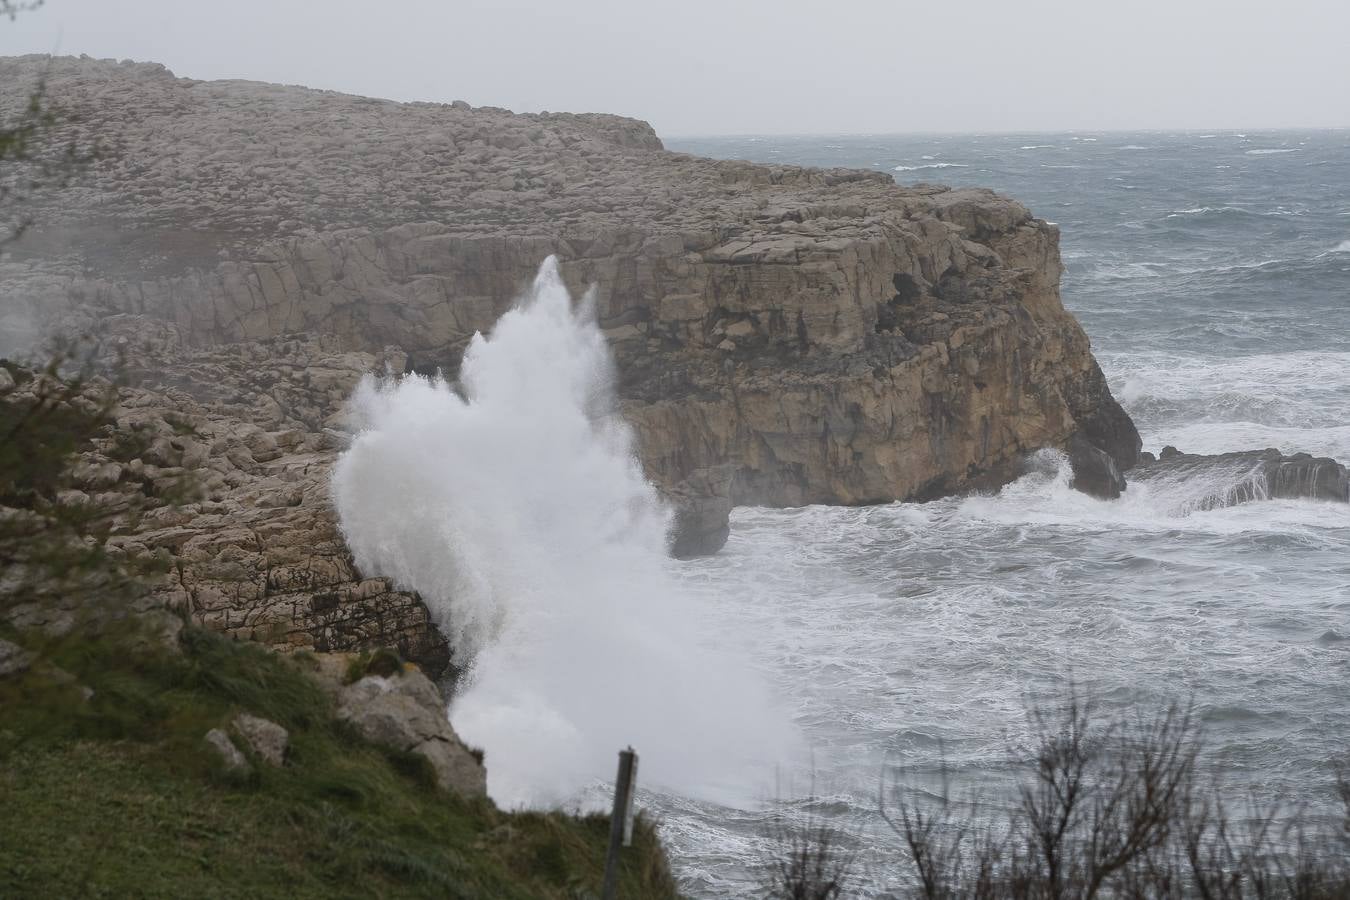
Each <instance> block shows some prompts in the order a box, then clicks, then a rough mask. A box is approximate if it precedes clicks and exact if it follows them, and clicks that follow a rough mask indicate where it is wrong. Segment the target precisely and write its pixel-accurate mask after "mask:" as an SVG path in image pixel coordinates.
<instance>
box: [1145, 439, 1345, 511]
mask: <svg viewBox="0 0 1350 900" xmlns="http://www.w3.org/2000/svg"><path fill="white" fill-rule="evenodd" d="M1132 479H1133V480H1135V481H1138V482H1140V483H1153V484H1155V485H1167V484H1185V485H1186V486H1187V487H1188V489H1190V490H1192V491H1195V490H1198V491H1199V493H1197V494H1196V495H1195V496H1194V497H1193V498H1191V502H1190V506H1191V508H1195V509H1214V508H1217V507H1224V506H1232V505H1233V504H1235V503H1246V502H1250V501H1253V500H1300V499H1311V500H1328V501H1332V502H1339V503H1346V502H1350V476H1348V475H1347V470H1346V467H1345V466H1343V465H1341V464H1340V463H1339V462H1337V461H1336V460H1334V459H1330V458H1327V457H1315V456H1312V455H1311V454H1308V453H1294V454H1290V455H1286V454H1284V453H1281V452H1280V451H1279V450H1276V449H1273V448H1271V449H1266V450H1245V451H1239V452H1236V453H1220V454H1213V455H1203V454H1195V453H1182V452H1180V451H1178V450H1177V449H1176V448H1175V447H1171V446H1169V447H1166V448H1164V449H1163V452H1162V454H1161V455H1160V456H1159V458H1158V459H1156V460H1147V461H1145V462H1142V463H1141V464H1140V465H1139V467H1138V468H1137V469H1136V470H1135V471H1134V474H1133V475H1132Z"/></svg>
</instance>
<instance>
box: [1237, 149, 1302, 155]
mask: <svg viewBox="0 0 1350 900" xmlns="http://www.w3.org/2000/svg"><path fill="white" fill-rule="evenodd" d="M1302 152H1303V151H1301V150H1299V148H1297V147H1271V148H1267V149H1262V150H1248V151H1247V155H1248V156H1273V155H1275V154H1276V153H1302Z"/></svg>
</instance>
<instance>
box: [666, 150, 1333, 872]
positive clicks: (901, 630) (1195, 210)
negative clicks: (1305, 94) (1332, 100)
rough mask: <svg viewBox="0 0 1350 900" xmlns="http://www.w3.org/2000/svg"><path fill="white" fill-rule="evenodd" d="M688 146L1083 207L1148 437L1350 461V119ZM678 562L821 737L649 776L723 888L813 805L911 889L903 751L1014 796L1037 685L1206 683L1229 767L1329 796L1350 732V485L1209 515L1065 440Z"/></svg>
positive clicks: (1098, 313) (1095, 327) (1083, 282)
mask: <svg viewBox="0 0 1350 900" xmlns="http://www.w3.org/2000/svg"><path fill="white" fill-rule="evenodd" d="M667 145H668V146H669V147H670V148H671V149H675V150H681V151H686V152H691V153H697V154H701V155H707V156H714V157H724V158H742V159H750V160H754V161H759V162H770V163H772V162H778V163H796V164H805V165H817V166H850V167H862V168H872V169H876V170H879V171H885V172H889V173H891V174H892V175H893V176H894V177H895V178H896V180H897V181H899V182H900V183H902V184H911V183H918V182H935V183H942V184H949V185H954V186H967V185H969V186H981V187H990V188H993V189H995V190H997V191H1000V192H1002V193H1004V194H1007V195H1009V196H1012V197H1015V198H1017V199H1018V200H1020V201H1022V202H1024V203H1025V204H1026V205H1027V206H1029V207H1030V208H1031V210H1032V211H1033V212H1034V213H1035V214H1036V215H1038V216H1040V217H1042V218H1045V219H1048V220H1050V221H1053V222H1056V223H1058V225H1059V226H1060V228H1061V229H1062V236H1063V244H1062V246H1063V254H1064V261H1065V264H1066V266H1067V271H1066V272H1065V275H1064V281H1063V295H1064V302H1065V305H1066V306H1067V307H1068V308H1069V309H1070V310H1071V311H1072V312H1073V313H1074V314H1076V315H1077V316H1078V318H1079V320H1080V321H1081V322H1082V323H1083V326H1084V327H1085V328H1086V330H1087V332H1088V334H1089V336H1090V337H1091V339H1092V344H1093V349H1094V352H1095V354H1096V356H1097V359H1098V360H1099V361H1100V363H1101V365H1102V368H1103V369H1104V370H1105V372H1106V374H1107V377H1108V378H1109V380H1110V383H1111V386H1112V389H1113V391H1114V392H1115V394H1116V396H1117V397H1118V398H1119V399H1120V400H1121V401H1122V403H1123V404H1124V405H1125V408H1126V409H1127V410H1128V411H1129V413H1130V414H1131V416H1133V418H1134V420H1135V422H1136V423H1137V424H1138V426H1139V429H1140V432H1141V434H1142V435H1143V438H1144V447H1145V449H1146V450H1152V451H1154V452H1156V451H1158V450H1159V449H1160V448H1161V447H1162V446H1163V445H1164V444H1174V445H1176V446H1178V447H1180V448H1181V449H1182V450H1184V451H1187V452H1197V453H1215V452H1221V451H1228V450H1243V449H1251V448H1264V447H1277V448H1279V449H1281V450H1283V451H1285V452H1295V451H1309V452H1312V453H1314V454H1318V455H1330V456H1334V457H1337V458H1339V459H1340V460H1341V461H1343V462H1350V132H1326V131H1310V132H1266V133H1261V132H1245V133H1236V132H1214V133H1199V132H1197V133H1154V132H1146V133H1129V134H1127V133H1101V134H1094V133H1074V134H1027V135H1008V134H1000V135H963V136H908V137H883V136H852V137H743V138H715V139H711V138H710V139H694V138H688V139H678V140H669V141H667ZM678 573H679V575H678V577H679V578H680V579H681V580H682V582H683V583H684V584H685V585H686V586H687V587H688V588H689V589H691V590H693V591H697V592H701V593H705V594H707V595H708V596H709V597H710V598H712V599H713V600H714V601H715V602H716V603H718V604H719V609H720V610H721V611H722V614H723V615H724V616H725V617H726V620H725V622H723V623H722V624H721V626H720V627H723V628H727V629H734V630H735V631H736V632H738V633H740V634H741V635H742V636H753V641H752V646H753V651H752V655H753V657H754V664H755V665H756V667H757V668H759V669H760V670H761V671H762V672H763V673H765V676H766V678H767V680H768V681H769V682H770V684H771V685H772V686H773V688H774V690H775V691H777V692H778V694H779V696H781V697H782V698H784V700H785V702H786V703H787V704H788V706H789V708H790V709H791V711H792V715H793V717H794V719H795V722H796V724H797V726H798V727H799V728H800V729H801V731H802V732H803V734H804V735H805V737H806V740H807V743H808V744H809V746H810V748H811V755H810V762H809V764H807V765H798V766H795V767H792V768H790V769H784V770H782V771H779V772H775V773H773V778H772V781H773V784H774V785H775V787H774V788H773V789H772V790H770V791H766V792H765V796H762V797H760V798H758V799H757V801H756V802H740V803H722V804H717V803H709V802H704V801H698V800H694V799H691V798H688V797H681V796H678V795H674V794H667V793H661V792H658V791H652V792H646V793H644V794H643V795H642V799H643V802H644V804H645V805H646V806H647V807H648V808H649V809H650V810H651V811H652V812H653V813H655V814H656V815H658V816H659V817H660V818H661V820H662V822H663V826H662V827H663V831H664V834H665V837H666V839H667V841H668V842H669V844H670V845H671V848H672V850H673V853H674V856H675V860H676V864H677V867H678V870H679V874H680V876H681V878H682V880H683V881H684V883H685V885H686V887H687V889H688V890H689V891H690V892H691V893H692V894H694V895H696V896H702V897H734V896H753V895H754V894H755V885H756V883H757V877H758V876H757V866H758V865H759V864H760V863H761V862H762V860H763V859H764V856H765V853H766V852H768V851H770V850H771V849H772V846H771V845H772V841H771V840H770V839H769V838H767V837H766V826H767V825H768V823H770V822H771V821H772V820H774V818H775V817H776V816H780V815H783V814H784V813H786V814H787V815H788V816H789V817H797V818H799V819H817V820H819V819H823V820H825V821H828V822H830V823H833V824H835V825H837V826H839V828H840V829H841V830H842V831H843V832H844V833H846V834H849V835H852V836H853V838H854V839H855V840H856V841H857V843H858V845H859V847H860V848H861V850H862V856H861V863H862V865H863V867H864V869H865V871H866V873H867V874H866V878H865V883H864V884H862V885H860V887H859V889H860V892H861V893H862V894H863V895H878V894H881V893H883V892H884V891H885V890H886V889H887V888H888V887H894V886H896V885H897V884H899V883H901V877H902V876H901V874H900V871H901V870H900V868H899V860H900V857H899V850H898V847H899V842H898V839H897V838H896V837H895V836H894V835H892V834H889V833H888V831H887V829H886V828H885V827H884V825H883V824H882V823H881V821H880V819H879V816H878V813H877V809H878V796H879V791H880V789H881V787H882V784H883V781H885V780H887V779H888V778H889V777H890V776H889V775H887V774H886V773H888V772H893V771H894V767H897V766H899V767H902V768H903V769H904V770H906V771H908V772H910V773H917V774H918V775H919V776H920V777H923V776H924V774H925V773H927V774H929V775H931V774H932V773H934V772H935V771H937V770H938V769H939V768H940V767H945V769H946V772H947V775H948V777H949V779H950V780H951V783H952V785H953V786H954V788H955V790H957V791H958V792H966V793H968V794H975V793H978V794H980V795H981V796H982V797H984V798H985V799H986V801H990V800H992V803H993V805H994V806H997V804H998V802H1000V798H1002V799H1003V800H1004V801H1006V799H1007V797H1008V796H1009V795H1008V793H1007V792H1008V790H1009V780H1008V779H1009V773H1010V771H1011V768H1010V767H1012V766H1013V763H1012V762H1010V760H1015V759H1016V758H1017V757H1018V755H1019V753H1024V752H1025V750H1026V746H1027V738H1028V734H1029V730H1028V722H1027V715H1026V712H1027V709H1028V707H1029V706H1034V705H1036V704H1037V703H1041V702H1045V701H1046V700H1047V699H1051V698H1054V697H1057V696H1062V695H1063V694H1064V692H1065V691H1066V690H1067V688H1068V686H1069V685H1075V686H1076V689H1077V690H1078V691H1079V692H1081V693H1084V694H1088V695H1091V696H1093V697H1095V698H1097V700H1098V702H1099V703H1100V704H1101V706H1102V709H1103V712H1104V713H1105V714H1108V715H1109V714H1111V713H1115V712H1129V711H1132V710H1138V709H1145V710H1147V709H1152V708H1156V707H1158V706H1159V705H1161V704H1165V703H1167V702H1169V701H1173V700H1175V701H1179V702H1182V703H1187V702H1189V703H1193V704H1194V708H1195V710H1196V715H1197V717H1198V718H1199V720H1200V722H1201V724H1202V726H1203V729H1204V731H1205V735H1206V738H1205V740H1206V746H1207V748H1208V752H1207V755H1206V757H1205V759H1206V760H1207V761H1208V762H1207V765H1208V766H1209V767H1210V768H1211V769H1212V770H1214V771H1217V772H1219V773H1221V774H1222V776H1223V778H1224V782H1225V784H1226V785H1227V786H1228V787H1227V790H1229V791H1231V792H1233V793H1234V794H1237V795H1239V796H1246V795H1248V794H1252V795H1255V796H1256V797H1258V798H1261V799H1264V800H1270V799H1276V798H1283V799H1287V800H1289V801H1291V802H1296V803H1306V804H1308V805H1309V807H1310V809H1311V812H1312V814H1317V813H1318V812H1319V811H1324V810H1326V809H1329V808H1330V804H1331V802H1332V769H1331V763H1332V760H1333V759H1334V758H1336V757H1337V756H1338V755H1340V754H1343V753H1345V751H1346V750H1347V747H1348V745H1350V506H1346V505H1336V504H1329V503H1319V502H1313V501H1266V502H1256V503H1247V504H1242V505H1236V506H1232V507H1227V508H1217V509H1209V510H1197V509H1195V508H1194V507H1193V506H1192V505H1187V504H1185V503H1179V502H1178V498H1177V496H1176V495H1175V492H1174V491H1170V490H1169V491H1163V490H1157V491H1153V492H1150V490H1148V486H1147V485H1144V484H1139V485H1136V486H1135V487H1134V488H1132V489H1131V490H1130V491H1129V492H1127V494H1126V496H1125V497H1124V498H1123V499H1122V500H1120V501H1116V502H1104V501H1098V500H1094V499H1091V498H1088V497H1086V496H1083V495H1080V494H1076V493H1074V492H1072V491H1070V490H1069V489H1068V487H1067V475H1066V472H1065V471H1064V467H1063V466H1062V465H1061V464H1060V463H1059V462H1058V461H1057V460H1056V459H1055V458H1054V457H1053V456H1043V457H1042V458H1040V459H1039V460H1038V461H1037V463H1036V465H1034V466H1033V468H1032V471H1031V473H1030V474H1028V475H1026V476H1025V477H1023V478H1022V479H1021V480H1020V481H1018V482H1016V483H1014V484H1012V485H1010V486H1008V487H1007V488H1005V489H1004V490H1003V491H1002V492H1000V493H998V494H996V495H988V496H968V497H958V498H951V499H946V500H941V501H937V502H933V503H927V504H908V503H899V504H893V505H889V506H877V507H869V508H861V509H845V508H829V507H807V508H802V509H738V510H737V511H736V512H735V514H734V517H733V529H732V535H731V539H730V541H729V543H728V544H727V547H726V549H725V550H724V551H723V552H722V553H721V554H719V555H718V556H716V557H713V558H710V559H706V560H700V561H696V562H692V563H687V564H683V565H681V566H680V567H679V569H678Z"/></svg>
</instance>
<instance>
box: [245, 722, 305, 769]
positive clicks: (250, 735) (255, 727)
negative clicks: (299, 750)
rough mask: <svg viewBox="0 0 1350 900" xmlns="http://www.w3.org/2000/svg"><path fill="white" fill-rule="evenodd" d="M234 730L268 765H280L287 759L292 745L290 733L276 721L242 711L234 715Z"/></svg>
mask: <svg viewBox="0 0 1350 900" xmlns="http://www.w3.org/2000/svg"><path fill="white" fill-rule="evenodd" d="M232 724H233V725H234V730H235V731H237V732H239V735H240V737H242V738H243V739H244V741H245V743H247V744H248V745H249V747H250V748H251V749H252V750H253V752H254V753H255V754H257V756H258V758H259V759H261V760H262V761H263V762H265V763H267V764H268V765H272V766H280V765H281V764H282V763H283V762H285V761H286V750H287V748H288V747H289V746H290V740H291V736H290V733H289V732H287V731H286V729H285V728H282V727H281V726H280V725H278V724H277V723H276V722H272V721H269V720H267V719H263V718H259V717H258V716H253V715H249V714H248V713H240V714H239V715H237V716H235V717H234V721H233V723H232Z"/></svg>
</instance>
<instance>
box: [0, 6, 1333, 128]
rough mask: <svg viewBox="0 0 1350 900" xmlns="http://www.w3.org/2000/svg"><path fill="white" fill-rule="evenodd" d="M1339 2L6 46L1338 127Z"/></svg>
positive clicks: (327, 73)
mask: <svg viewBox="0 0 1350 900" xmlns="http://www.w3.org/2000/svg"><path fill="white" fill-rule="evenodd" d="M1348 48H1350V3H1347V2H1345V0H1260V2H1255V0H963V2H955V0H926V2H913V0H812V2H807V0H668V2H662V3H656V2H649V0H570V2H569V0H554V2H545V0H530V2H525V0H380V2H374V3H372V2H369V0H364V2H350V0H47V2H46V5H45V7H44V8H42V9H40V10H38V11H37V12H32V13H27V14H23V15H21V16H20V17H19V19H18V20H17V21H15V22H9V21H6V20H3V19H0V54H13V53H33V52H44V53H45V52H52V51H55V52H58V53H66V54H79V53H87V54H89V55H91V56H100V57H116V58H130V59H136V60H153V61H156V62H162V63H164V64H165V65H167V66H169V68H171V69H173V71H174V72H176V73H177V74H179V75H183V76H190V77H193V78H251V79H257V80H262V81H278V82H285V83H292V84H304V85H309V86H311V87H321V88H332V89H335V90H341V91H347V92H351V93H357V94H367V95H371V96H378V97H389V98H394V99H399V100H436V101H450V100H456V99H463V100H467V101H469V102H470V103H472V104H474V105H476V106H477V105H485V104H487V105H493V106H505V107H509V108H511V109H514V110H517V111H521V112H537V111H539V110H544V109H548V110H570V111H601V112H615V113H623V114H625V115H631V116H637V117H639V118H643V119H647V120H648V121H650V122H651V123H652V124H653V125H655V126H656V128H657V130H658V132H660V133H661V134H664V135H667V136H680V135H705V134H752V133H796V134H806V133H878V132H879V133H900V132H911V131H1037V130H1046V131H1052V130H1068V129H1109V128H1114V129H1131V128H1222V127H1232V128H1252V129H1255V128H1262V127H1285V126H1288V127H1308V126H1338V127H1343V126H1350V49H1348Z"/></svg>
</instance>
